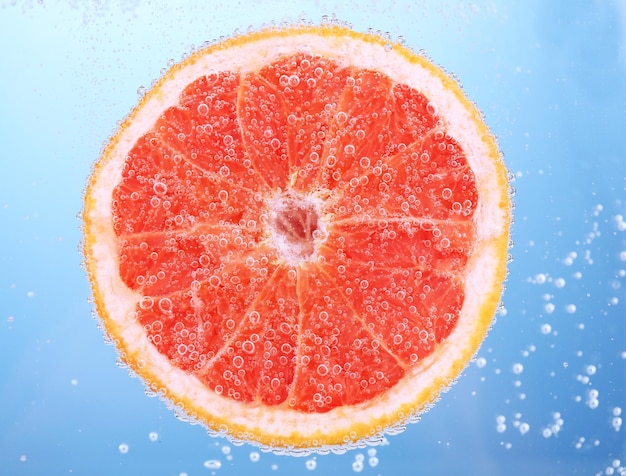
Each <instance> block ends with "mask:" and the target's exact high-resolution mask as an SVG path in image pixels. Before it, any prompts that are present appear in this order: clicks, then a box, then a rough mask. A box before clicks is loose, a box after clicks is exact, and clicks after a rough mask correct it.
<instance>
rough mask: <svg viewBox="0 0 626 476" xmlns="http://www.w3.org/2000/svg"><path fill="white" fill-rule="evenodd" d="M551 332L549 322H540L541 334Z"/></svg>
mask: <svg viewBox="0 0 626 476" xmlns="http://www.w3.org/2000/svg"><path fill="white" fill-rule="evenodd" d="M550 332H552V326H551V325H550V324H542V325H541V333H542V334H543V335H548V334H550Z"/></svg>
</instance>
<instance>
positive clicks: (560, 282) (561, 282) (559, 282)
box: [554, 278, 565, 289]
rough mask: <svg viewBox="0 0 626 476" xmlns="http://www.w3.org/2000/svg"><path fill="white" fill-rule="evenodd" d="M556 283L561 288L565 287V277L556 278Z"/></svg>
mask: <svg viewBox="0 0 626 476" xmlns="http://www.w3.org/2000/svg"><path fill="white" fill-rule="evenodd" d="M554 285H555V286H556V287H557V288H559V289H560V288H563V287H565V280H564V279H563V278H556V279H555V280H554Z"/></svg>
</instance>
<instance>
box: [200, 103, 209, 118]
mask: <svg viewBox="0 0 626 476" xmlns="http://www.w3.org/2000/svg"><path fill="white" fill-rule="evenodd" d="M208 113H209V106H207V105H206V104H205V103H203V102H202V103H200V104H198V114H200V115H201V116H206V115H207V114H208Z"/></svg>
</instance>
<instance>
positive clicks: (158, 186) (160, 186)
mask: <svg viewBox="0 0 626 476" xmlns="http://www.w3.org/2000/svg"><path fill="white" fill-rule="evenodd" d="M152 190H154V193H156V194H159V195H163V194H164V193H166V192H167V185H166V184H164V183H163V182H154V185H153V186H152Z"/></svg>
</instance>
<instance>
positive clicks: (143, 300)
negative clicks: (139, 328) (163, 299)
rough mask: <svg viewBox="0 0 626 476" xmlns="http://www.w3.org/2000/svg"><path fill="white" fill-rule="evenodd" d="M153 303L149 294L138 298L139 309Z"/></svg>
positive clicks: (148, 306)
mask: <svg viewBox="0 0 626 476" xmlns="http://www.w3.org/2000/svg"><path fill="white" fill-rule="evenodd" d="M153 305H154V299H152V298H151V297H150V296H144V297H142V298H141V299H140V300H139V307H140V308H141V309H150V308H152V306H153Z"/></svg>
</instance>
